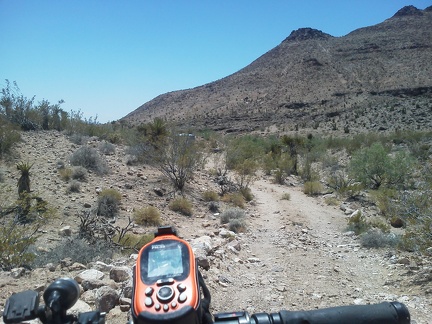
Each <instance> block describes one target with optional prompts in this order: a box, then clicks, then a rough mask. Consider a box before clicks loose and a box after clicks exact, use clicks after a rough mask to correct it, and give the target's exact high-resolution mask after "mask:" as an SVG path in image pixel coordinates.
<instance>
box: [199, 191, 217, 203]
mask: <svg viewBox="0 0 432 324" xmlns="http://www.w3.org/2000/svg"><path fill="white" fill-rule="evenodd" d="M202 197H203V199H204V201H218V200H219V195H218V193H217V192H215V191H213V190H206V191H204V192H203V194H202Z"/></svg>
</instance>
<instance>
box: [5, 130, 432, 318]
mask: <svg viewBox="0 0 432 324" xmlns="http://www.w3.org/2000/svg"><path fill="white" fill-rule="evenodd" d="M90 145H92V146H94V147H95V148H97V147H98V145H99V142H98V141H96V140H95V141H92V142H90ZM78 147H79V145H76V144H72V143H71V142H70V141H69V140H68V139H67V138H66V137H65V136H64V135H62V134H58V133H52V132H51V133H48V132H47V133H45V132H41V133H35V134H32V133H25V134H24V141H23V143H21V145H20V148H19V152H20V154H21V159H23V160H24V161H29V162H31V163H33V162H34V163H35V164H34V167H33V168H32V176H31V177H32V188H34V190H35V192H36V193H38V194H40V195H41V196H42V197H44V198H45V199H47V201H49V202H50V203H51V204H52V205H53V206H55V207H56V208H57V209H58V211H59V218H58V219H56V220H54V221H53V222H52V223H51V224H49V225H48V226H47V228H44V230H43V234H44V235H43V236H42V237H41V241H40V242H39V244H38V246H41V247H43V248H46V249H47V250H49V249H50V247H51V246H53V245H55V244H56V243H58V242H60V241H61V240H63V239H64V237H62V234H60V231H59V229H61V228H62V227H64V226H66V225H67V226H70V227H71V230H72V233H73V234H75V233H76V231H77V227H78V224H79V220H78V218H77V216H76V215H77V214H79V213H80V212H81V211H82V210H83V209H84V210H89V209H91V208H94V206H95V205H96V200H97V190H98V189H99V188H110V187H112V188H115V189H117V190H119V191H120V192H121V193H122V198H123V200H122V201H123V204H122V206H121V212H120V214H121V215H120V216H119V217H118V219H117V221H116V224H118V223H121V222H125V221H126V220H127V217H128V216H130V215H131V213H132V210H133V208H140V207H143V206H146V205H148V204H153V205H155V206H157V207H158V208H159V209H160V210H161V214H162V219H163V222H164V224H167V225H168V224H169V225H174V226H176V227H177V228H178V229H179V233H180V235H181V237H182V238H184V239H186V240H188V241H189V242H191V244H194V243H195V244H196V243H197V242H198V246H202V244H201V243H202V242H205V244H206V245H208V246H210V248H208V249H206V250H205V253H204V256H203V257H204V259H205V260H204V261H205V262H207V266H208V267H207V268H208V270H203V271H202V272H203V275H204V278H205V281H206V283H207V285H208V287H209V289H210V291H211V294H212V309H211V310H212V312H226V311H234V310H247V311H249V312H250V313H254V312H277V311H279V310H281V309H287V310H300V309H303V310H308V309H315V308H318V307H320V308H322V307H331V306H338V305H352V304H368V303H379V302H381V301H384V300H387V301H394V300H397V301H401V302H404V303H405V304H406V305H407V306H408V308H409V309H410V312H411V314H412V318H413V323H432V320H430V318H431V317H432V316H431V314H432V309H431V308H432V306H431V305H432V301H431V299H430V296H431V292H432V290H431V291H429V292H425V291H422V290H421V289H420V288H419V287H420V285H417V286H412V285H408V284H407V282H408V280H407V278H408V276H406V274H407V272H409V271H411V272H415V271H417V270H416V269H417V268H418V267H417V265H416V264H413V261H412V260H413V256H412V255H410V254H402V253H401V252H399V251H394V250H388V249H379V250H373V249H372V250H369V249H365V248H363V247H361V246H360V242H359V240H358V238H357V237H356V236H355V235H354V234H353V233H352V232H346V217H348V216H347V215H348V214H349V213H348V212H344V211H343V210H342V209H341V208H340V206H328V205H327V204H325V203H324V200H323V197H308V196H306V195H305V194H304V193H303V192H302V185H301V183H300V182H298V181H297V179H295V178H290V179H288V183H290V184H289V185H276V184H274V183H272V182H271V179H270V178H267V177H261V178H259V179H258V180H257V181H256V182H255V183H254V184H253V185H252V188H251V189H252V193H253V194H254V199H253V201H252V202H250V203H249V204H247V206H246V208H245V213H246V219H247V222H248V227H247V230H246V232H245V233H240V234H234V233H232V232H229V231H227V230H226V229H225V228H223V226H221V224H220V219H219V216H218V215H217V214H213V213H212V212H210V211H209V209H208V206H207V205H206V203H204V202H203V201H202V200H200V198H199V197H201V193H202V192H203V191H205V190H209V189H211V190H217V186H216V184H215V183H214V181H213V178H212V177H211V176H210V175H209V172H207V171H204V172H201V173H199V174H197V176H196V178H195V179H194V183H192V184H191V185H190V186H191V194H190V195H189V198H190V199H193V201H194V215H193V216H192V217H185V216H183V215H179V214H177V213H174V212H172V211H171V210H169V208H168V207H167V205H168V202H169V197H168V196H162V197H161V196H159V195H157V194H155V190H154V189H155V188H162V189H163V188H164V187H167V188H168V186H167V185H166V184H164V182H163V181H161V180H160V175H159V174H158V173H157V172H155V170H152V169H151V168H147V167H145V166H129V165H127V164H126V162H125V153H124V148H122V147H117V149H116V152H115V154H114V155H108V156H106V157H105V158H106V159H107V162H108V164H109V166H110V168H111V170H113V172H112V173H111V174H109V175H107V176H104V177H100V176H96V175H95V174H92V173H89V174H88V179H87V182H83V183H81V190H80V192H79V193H74V194H66V189H67V186H68V184H67V183H65V182H64V181H62V180H61V179H60V178H59V176H58V170H57V162H58V161H63V162H65V163H67V162H68V158H69V156H70V155H71V154H72V153H73V152H74V151H75V150H76V149H77V148H78ZM2 168H4V169H5V181H6V184H7V185H8V186H9V187H10V188H12V189H11V190H13V191H15V190H16V189H15V186H16V181H17V178H18V174H17V172H16V170H15V168H14V164H11V165H9V166H6V165H4V166H2ZM284 194H289V196H290V199H289V200H287V199H282V197H283V195H284ZM4 203H5V202H4ZM88 206H91V207H88ZM225 208H227V206H223V205H221V212H223V210H224V209H225ZM346 208H348V210H351V212H352V211H354V210H355V209H356V208H358V206H354V205H349V204H348V205H347V206H346ZM134 230H136V231H137V233H144V232H149V231H152V230H153V229H152V228H142V227H139V226H137V227H135V228H134ZM200 244H201V245H200ZM133 264H134V260H133V259H130V258H127V257H126V258H125V257H123V258H119V259H115V260H112V264H107V265H101V264H94V263H93V264H86V265H83V264H80V263H74V264H69V265H64V262H60V264H53V265H50V266H48V265H47V266H45V267H41V268H37V269H33V270H32V271H28V270H26V269H17V271H10V272H9V271H1V272H0V295H1V296H2V298H0V299H1V300H0V309H2V308H3V307H4V302H5V299H6V297H8V296H10V295H11V294H12V293H15V292H18V291H22V290H25V289H36V290H38V291H43V289H44V288H45V287H46V286H47V285H48V284H49V283H51V282H52V281H53V280H55V279H56V278H60V277H72V278H76V276H79V275H80V273H82V272H83V271H85V270H87V269H88V270H93V271H96V272H97V273H98V275H100V276H101V277H100V278H99V279H96V280H95V279H89V280H88V281H89V282H91V283H92V284H94V287H93V288H92V289H90V288H86V289H83V293H82V295H81V297H80V301H79V302H80V304H84V306H85V307H84V308H81V309H78V310H77V311H86V310H89V309H95V308H96V307H97V306H96V305H97V301H96V300H97V297H96V296H97V295H98V294H99V290H100V289H106V287H111V288H112V289H113V290H115V292H116V295H115V298H114V299H113V300H112V302H113V304H112V305H111V306H109V307H108V306H107V310H109V314H108V317H107V323H125V322H126V319H127V314H128V303H129V304H130V291H131V280H125V281H123V280H118V281H116V280H115V279H113V276H112V270H113V269H114V268H116V267H119V266H120V267H123V268H122V269H120V270H122V271H125V272H126V273H129V271H130V269H131V268H132V266H133ZM421 267H422V268H421V269H422V271H424V272H425V273H430V270H428V269H427V267H428V265H427V263H425V262H424V263H423V265H422V266H421ZM125 269H126V270H125ZM115 277H116V276H115V275H114V278H115ZM101 286H102V287H101ZM99 288H100V289H99ZM127 292H129V293H127ZM119 303H121V305H119ZM83 309H84V310H83ZM1 322H2V321H1V319H0V323H1Z"/></svg>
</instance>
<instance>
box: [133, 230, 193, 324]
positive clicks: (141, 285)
mask: <svg viewBox="0 0 432 324" xmlns="http://www.w3.org/2000/svg"><path fill="white" fill-rule="evenodd" d="M133 287H134V291H133V297H132V317H133V320H134V323H139V324H153V323H155V324H161V323H173V324H183V323H185V324H186V323H188V324H195V323H196V324H199V323H201V307H200V287H199V279H198V268H197V263H196V261H195V256H194V254H193V251H192V248H191V247H190V245H189V244H188V243H187V242H186V241H184V240H182V239H180V238H178V237H177V234H176V232H175V231H174V230H173V228H172V227H170V226H169V227H159V228H158V231H157V233H155V238H154V239H153V240H152V241H151V242H150V243H148V244H146V245H145V246H144V247H143V248H142V249H141V250H140V252H139V254H138V259H137V262H136V265H135V268H134V284H133Z"/></svg>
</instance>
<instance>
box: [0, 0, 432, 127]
mask: <svg viewBox="0 0 432 324" xmlns="http://www.w3.org/2000/svg"><path fill="white" fill-rule="evenodd" d="M410 4H411V5H414V6H416V7H417V8H419V9H424V8H426V7H427V6H430V5H432V1H431V0H429V1H423V0H408V1H404V0H373V1H372V0H304V1H303V0H295V1H294V0H211V1H210V0H141V1H139V0H116V1H114V0H0V87H3V86H5V82H4V80H5V79H8V80H9V81H16V82H17V83H18V85H19V87H20V89H21V92H22V94H23V95H24V96H26V97H32V96H33V95H35V96H36V102H38V101H40V100H42V99H47V100H49V101H50V102H52V103H56V102H57V101H58V100H60V99H63V100H65V103H64V104H63V105H62V108H63V109H64V110H66V111H70V110H75V111H76V110H81V111H82V112H83V113H84V116H85V117H87V118H88V117H90V116H93V117H94V116H96V115H97V116H98V120H99V121H100V122H107V121H112V120H117V119H119V118H121V117H123V116H125V115H126V114H128V113H129V112H131V111H133V110H135V109H136V108H137V107H138V106H140V105H141V104H143V103H145V102H147V101H149V100H151V99H153V98H155V97H156V96H158V95H159V94H162V93H166V92H169V91H174V90H180V89H188V88H193V87H196V86H199V85H203V84H205V83H208V82H212V81H215V80H217V79H220V78H222V77H225V76H227V75H230V74H232V73H234V72H236V71H238V70H239V69H241V68H243V67H245V66H247V65H248V64H249V63H251V62H252V61H253V60H255V59H256V58H258V57H259V56H261V55H263V54H264V53H265V52H267V51H269V50H270V49H272V48H273V47H275V46H277V45H278V44H280V42H282V41H283V40H284V39H285V38H286V37H287V36H288V35H289V34H290V33H291V31H293V30H295V29H298V28H301V27H311V28H316V29H320V30H322V31H323V32H326V33H329V34H331V35H333V36H343V35H346V34H348V33H349V32H351V31H353V30H354V29H357V28H360V27H365V26H370V25H374V24H377V23H380V22H382V21H383V20H385V19H387V18H390V17H391V16H393V15H394V14H395V13H396V11H397V10H399V9H400V8H402V7H403V6H406V5H410Z"/></svg>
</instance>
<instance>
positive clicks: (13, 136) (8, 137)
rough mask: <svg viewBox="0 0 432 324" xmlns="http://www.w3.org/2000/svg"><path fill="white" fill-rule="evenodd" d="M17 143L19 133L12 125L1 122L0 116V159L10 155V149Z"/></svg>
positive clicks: (19, 138) (19, 136)
mask: <svg viewBox="0 0 432 324" xmlns="http://www.w3.org/2000/svg"><path fill="white" fill-rule="evenodd" d="M19 141H21V135H20V134H19V132H18V131H17V130H16V129H15V128H14V127H13V126H12V125H10V124H8V123H5V122H3V121H2V119H1V116H0V159H1V158H4V157H6V156H8V155H10V154H11V152H12V148H13V147H14V145H15V144H16V143H18V142H19Z"/></svg>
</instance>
